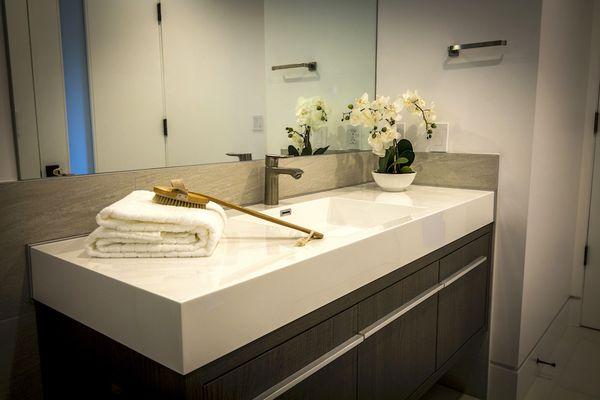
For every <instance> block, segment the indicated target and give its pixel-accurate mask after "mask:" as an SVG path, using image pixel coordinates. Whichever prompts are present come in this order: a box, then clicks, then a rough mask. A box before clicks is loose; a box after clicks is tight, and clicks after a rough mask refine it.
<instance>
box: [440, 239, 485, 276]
mask: <svg viewBox="0 0 600 400" xmlns="http://www.w3.org/2000/svg"><path fill="white" fill-rule="evenodd" d="M489 249H490V235H489V234H487V235H483V236H482V237H480V238H478V239H475V240H474V241H472V242H471V243H469V244H467V245H465V246H463V247H461V248H460V249H458V250H456V251H454V252H452V253H450V254H448V255H447V256H446V257H444V258H442V259H441V260H440V280H444V279H446V278H448V277H449V276H450V275H452V274H454V273H455V272H457V271H459V270H461V269H462V268H464V267H465V266H467V265H469V263H471V262H473V261H475V260H476V259H478V258H479V257H488V255H489ZM488 258H489V257H488Z"/></svg>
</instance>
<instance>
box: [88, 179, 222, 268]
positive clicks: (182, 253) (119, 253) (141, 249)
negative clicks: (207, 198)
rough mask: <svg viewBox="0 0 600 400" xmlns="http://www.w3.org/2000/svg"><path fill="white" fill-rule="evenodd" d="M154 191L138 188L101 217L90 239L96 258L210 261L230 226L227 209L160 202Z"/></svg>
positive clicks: (211, 204)
mask: <svg viewBox="0 0 600 400" xmlns="http://www.w3.org/2000/svg"><path fill="white" fill-rule="evenodd" d="M153 197H154V193H153V192H149V191H146V190H137V191H135V192H132V193H130V194H129V195H127V196H126V197H125V198H123V199H121V200H119V201H117V202H116V203H113V204H111V205H110V206H108V207H106V208H105V209H103V210H102V211H100V213H99V214H98V215H97V216H96V222H97V223H98V225H99V227H98V228H96V230H95V231H93V232H92V233H91V234H90V235H89V236H88V238H87V241H86V251H87V253H88V254H89V255H90V256H92V257H103V258H111V257H114V258H117V257H140V258H145V257H148V258H150V257H207V256H210V255H211V254H212V253H213V251H214V250H215V248H216V247H217V244H218V243H219V240H220V239H221V236H222V234H223V230H224V228H225V221H226V216H225V211H223V208H221V206H219V205H218V204H215V203H212V202H209V203H208V204H207V205H206V209H200V208H187V207H177V206H168V205H162V204H156V203H154V202H153V201H152V198H153Z"/></svg>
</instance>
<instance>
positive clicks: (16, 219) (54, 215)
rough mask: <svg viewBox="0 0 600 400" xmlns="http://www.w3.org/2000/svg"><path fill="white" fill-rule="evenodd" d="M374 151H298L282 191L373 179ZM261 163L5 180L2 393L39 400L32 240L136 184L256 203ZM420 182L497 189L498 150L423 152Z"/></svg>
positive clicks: (89, 218)
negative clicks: (298, 173) (29, 255)
mask: <svg viewBox="0 0 600 400" xmlns="http://www.w3.org/2000/svg"><path fill="white" fill-rule="evenodd" d="M374 161H375V160H374V158H373V156H372V155H371V153H369V152H359V153H344V154H331V155H324V156H315V157H298V158H291V159H284V160H281V162H280V165H282V166H286V167H295V168H302V169H303V170H304V171H305V173H304V176H303V177H302V178H301V179H300V180H294V179H293V178H291V177H289V176H282V177H280V185H281V186H280V193H281V196H282V197H289V196H295V195H299V194H303V193H310V192H317V191H322V190H328V189H334V188H338V187H343V186H349V185H355V184H359V183H364V182H368V181H371V175H370V171H371V169H372V167H373V165H374ZM263 164H264V162H263V161H249V162H243V163H224V164H211V165H197V166H189V167H174V168H161V169H154V170H144V171H131V172H119V173H108V174H98V175H88V176H77V177H64V178H52V179H45V180H32V181H23V182H9V183H0V226H1V227H2V233H1V234H0V399H5V398H39V396H40V387H41V383H40V372H39V357H38V353H37V341H36V327H35V318H34V313H33V306H32V303H31V301H30V300H29V288H28V276H27V268H26V257H25V254H26V251H25V250H26V247H25V246H26V244H28V243H35V242H41V241H45V240H51V239H58V238H62V237H68V236H73V235H80V234H85V233H88V232H90V231H91V230H92V229H93V228H94V227H95V221H94V216H95V215H96V213H97V212H98V211H99V210H100V209H101V208H103V207H105V206H106V205H108V204H110V203H112V202H114V201H116V200H118V199H120V198H121V197H123V196H124V195H126V194H127V193H129V192H130V191H132V190H134V189H151V187H152V186H153V185H154V184H168V181H169V179H171V178H175V177H177V178H182V179H184V180H185V182H186V184H187V185H188V186H189V187H190V188H193V189H196V190H198V191H205V192H206V193H210V194H212V195H214V196H216V197H222V198H224V199H227V200H230V201H233V202H237V203H240V204H253V203H259V202H261V201H262V196H263V179H264V168H263ZM414 167H415V169H416V170H417V171H418V174H417V178H416V181H415V183H417V184H426V185H439V186H454V187H467V188H478V189H492V190H495V189H496V187H497V180H498V156H497V155H476V154H432V153H419V154H417V161H416V162H415V166H414Z"/></svg>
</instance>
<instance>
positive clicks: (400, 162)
mask: <svg viewBox="0 0 600 400" xmlns="http://www.w3.org/2000/svg"><path fill="white" fill-rule="evenodd" d="M407 162H408V158H405V157H400V158H397V159H396V161H394V162H392V163H391V164H390V165H388V167H387V171H389V170H390V169H392V168H394V167H395V166H397V165H398V166H399V165H404V164H406V163H407Z"/></svg>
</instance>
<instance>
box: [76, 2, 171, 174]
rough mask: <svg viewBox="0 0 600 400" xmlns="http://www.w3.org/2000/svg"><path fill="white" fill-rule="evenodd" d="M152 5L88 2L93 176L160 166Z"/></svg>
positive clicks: (158, 69)
mask: <svg viewBox="0 0 600 400" xmlns="http://www.w3.org/2000/svg"><path fill="white" fill-rule="evenodd" d="M156 3H157V2H156V0H135V1H129V0H128V1H123V0H86V1H85V14H86V29H87V39H88V64H89V74H90V95H91V108H92V126H93V134H94V158H95V163H96V165H95V168H96V172H107V171H119V170H130V169H140V168H153V167H163V166H165V165H166V162H165V137H164V135H163V129H162V124H163V122H162V121H163V116H164V101H163V83H162V64H161V59H162V57H161V44H160V25H159V24H158V20H157V10H156Z"/></svg>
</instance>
